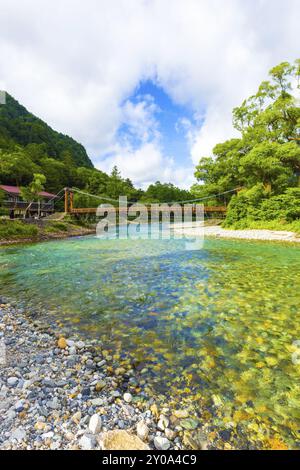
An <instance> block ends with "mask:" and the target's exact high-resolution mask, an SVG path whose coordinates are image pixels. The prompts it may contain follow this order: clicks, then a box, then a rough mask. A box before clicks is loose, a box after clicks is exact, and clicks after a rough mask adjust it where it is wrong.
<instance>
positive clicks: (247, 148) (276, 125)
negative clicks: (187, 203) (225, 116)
mask: <svg viewBox="0 0 300 470" xmlns="http://www.w3.org/2000/svg"><path fill="white" fill-rule="evenodd" d="M269 76H270V79H269V80H268V81H264V82H262V83H261V85H260V86H259V88H258V90H257V92H256V94H254V95H252V96H250V97H249V98H248V99H246V100H244V102H243V103H242V104H241V106H239V107H236V108H235V109H234V110H233V125H234V127H235V129H237V130H238V131H239V132H240V134H241V136H240V138H233V139H230V140H227V141H226V142H223V143H220V144H218V145H216V146H215V148H214V149H213V156H212V157H203V158H201V159H200V162H199V165H198V166H197V167H196V172H195V176H196V178H197V180H198V181H199V183H200V184H195V185H194V186H193V187H192V192H193V194H195V195H197V197H202V196H203V197H204V196H212V201H214V202H215V201H216V200H217V202H224V201H225V202H229V201H230V199H231V198H232V194H231V193H228V194H226V195H224V196H222V197H217V198H215V197H214V196H213V195H215V194H218V193H222V192H225V191H230V190H232V189H234V188H238V187H242V188H244V189H243V191H241V192H240V193H239V196H233V201H232V204H237V202H234V199H235V198H236V199H238V200H239V201H242V199H243V198H244V197H245V194H242V193H244V192H246V191H249V190H251V189H253V188H254V192H255V191H256V197H257V195H258V193H259V194H260V200H261V201H262V200H263V199H266V198H272V197H275V196H277V195H281V194H283V193H286V191H287V190H288V189H289V188H293V187H297V186H298V185H299V176H300V146H299V143H300V141H299V139H300V107H299V81H300V60H299V59H298V60H296V61H295V63H294V64H290V63H288V62H283V63H281V64H279V65H277V66H276V67H274V68H272V69H271V70H270V72H269ZM257 191H258V193H257ZM287 194H289V192H287ZM239 198H240V199H239ZM250 200H251V194H250ZM229 211H230V207H229ZM248 215H249V214H248ZM251 215H252V216H254V215H253V213H252V214H251ZM244 216H245V214H244ZM236 217H241V216H238V215H236Z"/></svg>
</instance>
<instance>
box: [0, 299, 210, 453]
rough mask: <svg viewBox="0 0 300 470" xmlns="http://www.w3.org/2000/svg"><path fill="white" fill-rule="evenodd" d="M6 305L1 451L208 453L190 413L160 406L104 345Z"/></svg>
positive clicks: (0, 358) (0, 325)
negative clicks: (117, 450)
mask: <svg viewBox="0 0 300 470" xmlns="http://www.w3.org/2000/svg"><path fill="white" fill-rule="evenodd" d="M7 302H8V299H3V298H2V299H0V409H1V413H0V449H28V450H31V449H45V450H46V449H47V450H48V449H52V450H56V449H74V450H76V449H83V450H89V449H99V450H100V449H107V450H110V449H147V448H150V449H159V450H167V449H182V448H198V449H206V448H207V445H208V444H207V442H206V441H205V439H204V438H203V437H202V438H201V440H199V439H200V438H199V436H200V435H201V436H202V434H199V430H198V431H197V436H198V437H195V434H194V435H193V432H194V431H193V432H189V431H186V430H185V429H187V425H188V424H189V420H190V426H191V428H192V429H193V426H192V424H193V416H192V415H191V412H189V410H186V409H176V410H171V409H170V408H169V406H168V404H166V405H163V404H160V405H159V406H158V404H157V403H155V402H154V399H153V398H150V399H149V398H148V397H147V396H146V394H145V392H143V390H142V387H141V386H140V384H139V381H138V379H137V377H136V375H135V371H134V370H133V368H132V367H131V365H130V364H128V368H127V369H125V368H121V367H119V366H118V364H117V363H115V361H114V359H113V357H112V356H110V355H109V354H107V351H105V350H103V349H102V348H101V346H99V341H97V342H96V341H95V340H91V341H89V342H87V341H82V339H80V338H79V337H76V336H71V337H67V336H66V334H65V333H62V330H61V329H60V328H57V329H55V328H52V327H51V328H50V327H49V326H48V325H47V324H46V323H45V321H42V320H38V319H32V318H31V317H29V316H28V315H27V314H26V311H25V309H23V308H18V307H17V305H14V304H13V303H7ZM60 331H61V332H60ZM183 425H184V426H183ZM201 432H202V431H201Z"/></svg>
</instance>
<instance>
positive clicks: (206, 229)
mask: <svg viewBox="0 0 300 470" xmlns="http://www.w3.org/2000/svg"><path fill="white" fill-rule="evenodd" d="M173 227H174V231H175V232H177V233H181V234H183V235H185V236H188V237H189V236H190V237H193V236H195V237H197V236H204V238H206V237H214V238H233V239H243V240H264V241H282V242H293V243H300V236H299V235H298V236H297V234H296V233H294V232H288V231H284V230H280V231H279V230H254V229H249V230H229V229H225V228H222V227H221V226H220V225H211V226H210V225H208V226H203V224H202V223H200V224H198V225H196V226H195V224H193V227H191V226H189V225H188V224H186V225H185V227H184V228H183V229H182V228H181V226H178V227H176V224H174V226H173Z"/></svg>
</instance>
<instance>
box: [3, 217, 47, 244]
mask: <svg viewBox="0 0 300 470" xmlns="http://www.w3.org/2000/svg"><path fill="white" fill-rule="evenodd" d="M38 233H39V230H38V227H37V226H36V225H31V224H26V223H24V222H22V221H20V220H5V219H4V220H0V240H18V239H27V238H30V239H32V238H36V237H37V236H38Z"/></svg>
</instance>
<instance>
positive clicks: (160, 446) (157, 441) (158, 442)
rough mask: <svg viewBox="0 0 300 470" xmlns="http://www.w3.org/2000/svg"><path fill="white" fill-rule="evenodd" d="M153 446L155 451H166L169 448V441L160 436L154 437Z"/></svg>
mask: <svg viewBox="0 0 300 470" xmlns="http://www.w3.org/2000/svg"><path fill="white" fill-rule="evenodd" d="M154 445H155V448H156V449H157V450H168V449H170V447H171V443H170V441H169V439H167V438H166V437H162V436H156V437H155V438H154Z"/></svg>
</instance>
